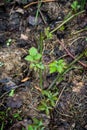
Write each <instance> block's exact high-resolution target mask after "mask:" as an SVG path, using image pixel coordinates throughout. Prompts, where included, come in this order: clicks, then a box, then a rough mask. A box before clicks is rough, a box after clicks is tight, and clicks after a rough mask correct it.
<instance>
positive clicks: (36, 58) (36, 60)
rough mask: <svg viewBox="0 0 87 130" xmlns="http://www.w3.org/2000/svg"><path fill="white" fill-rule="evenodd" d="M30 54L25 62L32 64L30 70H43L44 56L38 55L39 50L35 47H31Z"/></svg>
mask: <svg viewBox="0 0 87 130" xmlns="http://www.w3.org/2000/svg"><path fill="white" fill-rule="evenodd" d="M28 52H29V54H28V55H27V56H26V57H25V60H27V61H29V62H30V69H34V70H35V71H38V70H40V69H41V70H43V69H44V65H43V63H42V62H41V61H40V60H41V57H42V55H41V54H40V53H38V51H37V49H36V48H35V47H31V48H30V49H29V51H28Z"/></svg>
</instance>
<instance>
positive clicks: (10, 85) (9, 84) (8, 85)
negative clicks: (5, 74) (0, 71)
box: [0, 78, 17, 92]
mask: <svg viewBox="0 0 87 130" xmlns="http://www.w3.org/2000/svg"><path fill="white" fill-rule="evenodd" d="M0 84H1V85H2V86H3V88H2V91H5V92H8V91H10V90H11V89H15V88H17V85H16V84H15V83H14V82H13V81H11V78H4V79H1V80H0Z"/></svg>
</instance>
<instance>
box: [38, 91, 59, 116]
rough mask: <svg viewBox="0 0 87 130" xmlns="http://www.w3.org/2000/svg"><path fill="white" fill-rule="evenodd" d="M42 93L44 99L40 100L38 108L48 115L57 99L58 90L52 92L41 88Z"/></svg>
mask: <svg viewBox="0 0 87 130" xmlns="http://www.w3.org/2000/svg"><path fill="white" fill-rule="evenodd" d="M42 95H43V97H44V99H43V100H42V101H41V102H40V105H39V106H38V109H39V110H40V111H43V112H45V114H47V115H49V113H50V110H52V109H53V107H54V106H55V102H56V100H57V96H58V92H56V93H55V94H53V93H52V92H51V91H47V90H43V91H42Z"/></svg>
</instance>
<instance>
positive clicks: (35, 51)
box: [29, 47, 38, 57]
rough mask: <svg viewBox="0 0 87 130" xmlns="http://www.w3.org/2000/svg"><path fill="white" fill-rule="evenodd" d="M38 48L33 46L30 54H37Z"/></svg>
mask: <svg viewBox="0 0 87 130" xmlns="http://www.w3.org/2000/svg"><path fill="white" fill-rule="evenodd" d="M37 53H38V52H37V49H36V48H35V47H31V48H30V49H29V54H30V55H31V56H32V57H33V56H35V55H37Z"/></svg>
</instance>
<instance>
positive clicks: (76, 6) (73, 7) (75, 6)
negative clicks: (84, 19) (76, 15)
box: [71, 0, 80, 12]
mask: <svg viewBox="0 0 87 130" xmlns="http://www.w3.org/2000/svg"><path fill="white" fill-rule="evenodd" d="M71 7H72V10H73V11H74V12H77V11H78V9H80V5H79V3H78V1H77V0H76V1H73V3H72V4H71Z"/></svg>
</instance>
